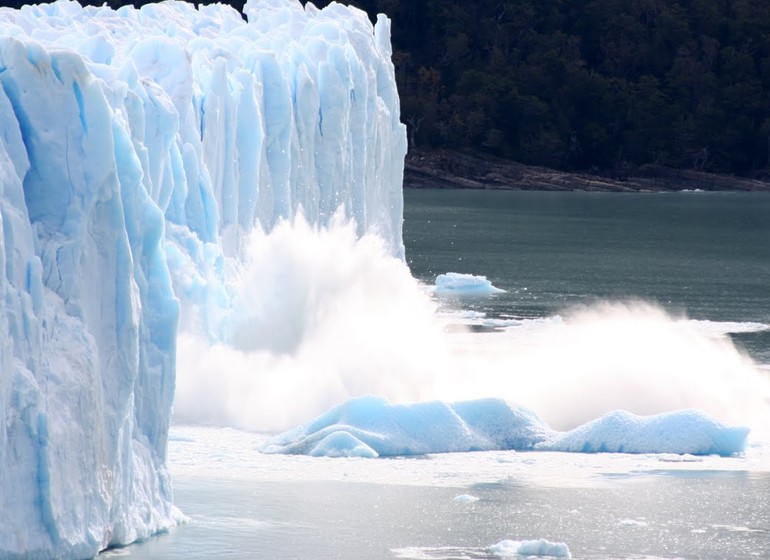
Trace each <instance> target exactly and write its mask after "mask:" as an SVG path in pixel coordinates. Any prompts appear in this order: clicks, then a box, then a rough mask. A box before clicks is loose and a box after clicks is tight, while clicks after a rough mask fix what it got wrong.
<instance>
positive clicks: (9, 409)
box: [0, 0, 406, 558]
mask: <svg viewBox="0 0 770 560" xmlns="http://www.w3.org/2000/svg"><path fill="white" fill-rule="evenodd" d="M245 14H246V16H247V18H248V23H247V22H246V21H244V19H243V18H242V17H241V15H240V14H238V13H236V12H235V11H234V10H232V9H231V8H229V7H227V6H222V5H216V6H207V7H201V8H200V10H196V9H195V8H194V7H193V6H192V5H190V4H186V3H183V2H165V3H163V4H158V5H146V6H144V7H143V8H141V9H134V8H132V7H123V8H120V9H119V10H116V11H113V10H112V9H110V8H107V7H101V8H93V7H89V8H83V7H81V6H80V5H79V4H78V3H76V2H71V1H68V0H59V1H58V2H56V3H54V4H49V5H41V6H26V7H24V8H22V9H21V10H18V11H15V10H11V9H7V8H0V85H1V86H2V87H1V88H0V132H1V134H0V218H1V220H2V228H0V298H1V299H2V307H0V372H1V373H2V375H0V421H2V429H0V488H2V492H0V519H2V523H0V556H1V557H3V558H14V557H21V556H23V557H25V558H36V557H89V556H91V555H93V554H95V553H96V552H98V551H99V550H101V549H103V548H105V547H107V546H109V545H111V544H123V543H128V542H132V541H134V540H136V539H139V538H143V537H146V536H148V535H150V534H152V533H154V532H157V531H159V530H162V529H164V528H166V527H168V526H169V525H171V524H173V523H174V522H175V519H176V516H177V515H178V514H177V513H176V512H175V510H174V508H173V506H172V502H171V489H170V482H169V477H168V474H167V471H166V467H165V460H166V456H165V455H166V440H167V434H168V427H169V419H170V415H171V404H172V397H173V393H174V365H175V355H174V353H175V339H176V330H177V326H178V321H179V317H180V300H181V301H182V306H181V307H182V308H184V302H185V300H193V302H195V303H197V304H199V305H200V306H201V307H203V308H206V307H207V306H209V304H210V303H211V302H214V303H216V302H217V301H218V300H219V299H221V298H223V297H226V294H223V293H222V289H221V286H220V284H219V283H218V281H217V279H218V277H219V276H221V274H222V273H223V272H222V266H223V261H224V257H225V256H238V254H239V252H240V251H241V248H242V240H243V239H244V238H245V236H246V235H247V234H248V232H249V231H250V230H251V229H252V228H254V227H260V228H262V229H264V230H270V229H271V228H272V226H273V225H274V224H275V223H277V222H278V221H279V220H281V219H283V218H292V217H293V216H295V215H296V214H298V213H300V212H302V213H303V214H304V215H305V217H306V218H307V219H308V221H309V222H310V223H311V224H318V225H323V224H325V223H326V222H327V221H328V220H330V219H331V218H332V215H333V214H334V212H335V211H336V209H337V208H338V207H340V206H342V207H343V208H344V211H345V213H346V215H347V217H349V218H354V219H355V222H356V224H357V227H358V228H359V233H364V232H376V233H377V234H378V235H380V236H381V237H382V238H384V239H385V240H386V242H387V243H388V245H389V247H390V250H391V252H392V253H393V254H394V255H396V256H402V255H403V244H402V240H401V216H402V198H401V190H400V188H401V178H402V170H403V156H404V154H405V151H406V135H405V130H404V127H403V125H401V124H400V123H399V108H398V97H397V93H396V86H395V81H394V73H393V67H392V64H391V61H390V55H391V50H390V37H389V25H390V24H389V21H388V20H387V19H386V18H384V17H382V16H381V17H380V18H379V19H378V22H377V24H376V25H375V26H372V25H371V23H370V22H369V21H368V19H367V18H366V15H365V14H364V13H363V12H360V11H358V10H355V9H351V8H347V7H343V6H341V5H338V4H333V5H331V6H330V7H328V8H326V9H324V10H318V9H316V8H314V7H313V6H312V5H311V4H308V5H307V7H305V8H303V7H302V6H301V5H300V4H299V2H296V1H292V0H256V1H253V0H249V2H248V3H247V5H246V8H245ZM214 307H216V305H214ZM202 315H203V316H202V317H196V320H201V321H203V323H205V324H204V325H203V327H204V328H205V329H209V330H210V331H212V332H213V331H216V329H218V328H220V327H219V326H218V325H217V323H216V321H214V320H211V321H209V319H208V317H207V316H206V314H205V313H203V314H202ZM212 315H216V314H215V313H212ZM209 323H210V324H209ZM214 334H215V333H214Z"/></svg>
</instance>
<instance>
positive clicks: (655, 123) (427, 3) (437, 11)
mask: <svg viewBox="0 0 770 560" xmlns="http://www.w3.org/2000/svg"><path fill="white" fill-rule="evenodd" d="M354 3H355V4H357V5H358V6H359V7H361V8H362V9H365V10H366V11H368V12H369V13H370V14H374V13H376V12H378V11H381V12H385V13H387V14H389V15H390V16H391V17H392V19H393V21H394V25H393V43H394V48H395V50H396V52H395V55H394V59H395V63H396V68H397V76H398V81H399V86H400V92H401V99H402V113H403V118H404V121H405V122H406V123H407V124H408V126H409V132H410V141H411V142H412V144H413V145H414V146H417V147H423V148H427V147H450V148H473V149H476V150H480V151H485V152H489V153H491V154H495V155H499V156H503V157H506V158H511V159H515V160H517V161H520V162H524V163H530V164H537V165H545V166H549V167H556V168H562V169H580V170H592V169H594V170H595V169H600V170H605V171H616V172H618V173H621V174H622V173H625V172H626V171H627V170H629V169H633V167H635V166H639V165H642V164H646V163H657V164H662V165H668V166H672V167H679V168H691V169H697V170H705V171H718V172H728V173H739V174H748V173H751V172H756V171H758V170H762V169H765V168H767V166H768V163H769V161H768V159H769V158H770V2H769V1H768V0H682V1H680V2H673V1H670V0H474V1H468V0H354Z"/></svg>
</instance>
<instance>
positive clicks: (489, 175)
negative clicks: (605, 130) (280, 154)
mask: <svg viewBox="0 0 770 560" xmlns="http://www.w3.org/2000/svg"><path fill="white" fill-rule="evenodd" d="M404 187H405V188H439V189H510V190H545V191H599V192H664V191H684V190H702V191H764V192H768V193H770V178H764V180H759V179H751V178H745V177H734V176H731V175H718V174H712V173H704V172H701V171H692V170H682V169H672V168H668V167H663V166H658V165H646V166H642V167H639V168H636V169H634V170H632V171H624V172H623V173H604V174H595V175H594V174H589V173H573V172H567V171H557V170H555V169H548V168H545V167H535V166H530V165H523V164H520V163H516V162H513V161H509V160H504V159H498V158H494V157H488V156H482V155H478V154H469V153H463V152H455V151H451V150H434V151H418V150H412V151H410V153H409V154H408V155H407V157H406V161H405V167H404Z"/></svg>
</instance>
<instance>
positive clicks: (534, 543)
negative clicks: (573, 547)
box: [489, 539, 572, 558]
mask: <svg viewBox="0 0 770 560" xmlns="http://www.w3.org/2000/svg"><path fill="white" fill-rule="evenodd" d="M489 552H490V553H492V554H494V555H495V556H497V557H500V558H533V557H534V558H572V554H571V553H570V551H569V547H567V545H566V544H564V543H555V542H551V541H547V540H544V539H535V540H527V541H512V540H504V541H500V542H499V543H497V544H495V545H492V546H490V547H489Z"/></svg>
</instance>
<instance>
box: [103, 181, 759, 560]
mask: <svg viewBox="0 0 770 560" xmlns="http://www.w3.org/2000/svg"><path fill="white" fill-rule="evenodd" d="M404 194H405V211H404V217H405V223H404V242H405V245H406V254H407V262H408V264H409V268H410V270H411V272H412V274H413V275H414V277H415V278H417V279H418V280H420V282H421V283H422V285H423V287H422V290H423V291H424V292H425V293H426V294H428V296H426V297H432V298H433V301H434V302H435V304H436V306H437V309H436V311H435V316H436V320H437V321H438V322H439V324H440V325H441V328H442V333H441V337H442V338H441V340H440V341H438V342H437V341H435V340H433V339H431V340H430V341H429V344H428V343H426V344H425V347H424V348H423V349H422V350H423V351H421V348H420V346H419V344H416V345H415V346H414V347H409V346H408V341H403V340H400V339H399V341H398V343H397V345H393V346H392V347H388V345H387V343H388V339H387V337H388V332H390V331H389V330H388V329H391V328H397V326H396V327H393V326H389V321H390V320H391V318H389V317H387V316H386V315H387V313H386V311H387V309H389V308H395V309H398V310H399V311H398V313H399V314H401V315H407V314H408V308H409V306H404V307H405V308H407V310H405V311H404V310H402V308H401V307H399V301H398V300H403V299H404V298H406V297H407V296H406V295H403V294H404V293H406V292H404V291H402V289H401V287H399V286H397V285H395V284H393V282H395V281H391V280H390V278H391V276H390V274H391V273H390V272H388V271H387V270H384V269H383V268H381V267H380V265H379V264H378V262H379V261H378V260H377V259H368V258H358V257H356V258H353V257H351V258H350V259H348V260H345V261H344V262H343V263H342V264H340V263H336V264H333V261H334V258H335V257H334V256H333V255H335V254H339V253H340V252H341V251H343V250H348V249H350V247H348V249H345V247H346V245H345V243H340V244H339V247H341V249H339V250H336V251H329V252H328V253H327V252H325V250H324V249H323V248H322V247H321V246H320V245H319V246H318V247H316V248H315V249H314V251H313V252H314V253H317V254H324V255H326V256H325V257H324V258H322V259H319V263H316V264H317V266H318V267H320V268H323V267H324V266H328V267H337V272H335V274H334V275H331V276H329V275H327V274H326V273H325V272H319V271H318V270H316V269H315V268H308V267H307V266H304V269H305V270H310V271H312V273H313V277H312V278H313V282H314V283H313V284H312V285H313V286H314V288H313V289H314V290H318V291H322V290H324V289H327V290H329V291H330V292H333V293H335V294H336V293H337V291H338V290H339V289H340V286H342V285H343V284H347V285H349V286H352V287H353V292H352V293H349V294H347V295H345V297H343V298H339V299H331V300H328V301H331V302H332V303H333V305H330V304H329V303H328V301H327V300H324V301H327V302H326V303H323V304H318V305H317V306H316V307H314V308H313V309H314V310H315V312H316V315H321V314H322V313H321V312H322V311H323V312H327V311H328V309H329V308H331V309H333V310H334V311H333V312H332V315H334V314H335V313H336V317H338V318H339V320H335V321H331V322H329V321H327V322H324V321H326V320H324V321H321V319H318V320H319V321H320V322H319V325H320V326H319V329H321V327H323V329H321V330H324V332H327V333H328V335H327V336H326V337H323V338H318V340H319V344H318V346H319V347H322V348H323V349H325V351H326V354H324V353H322V352H321V351H320V350H319V351H316V352H313V353H310V354H308V356H309V357H308V356H305V357H303V356H297V355H296V354H299V353H300V352H296V351H295V353H294V355H292V350H291V348H290V349H288V350H287V349H285V348H284V349H283V350H282V351H281V353H280V356H281V358H280V360H279V359H278V358H275V359H273V358H271V359H269V360H268V359H261V360H260V361H259V362H258V363H256V365H255V364H249V363H238V364H236V363H235V361H234V360H231V358H230V357H228V356H227V355H225V354H223V353H222V352H223V350H222V349H221V348H219V349H217V353H216V354H210V355H206V356H203V358H200V356H199V355H198V354H196V360H197V361H198V362H205V360H206V359H208V360H212V361H214V362H215V361H216V360H217V359H218V360H221V361H220V363H221V364H222V369H223V373H222V375H223V376H226V375H227V373H226V372H224V370H225V369H227V368H229V367H233V368H234V367H242V368H243V369H245V370H248V369H249V368H250V367H256V366H259V367H265V368H269V367H277V368H279V370H280V371H281V373H280V375H276V376H275V377H270V374H269V372H265V371H252V372H251V373H252V374H253V376H263V377H265V379H266V380H267V381H265V382H264V383H263V384H258V385H254V384H253V383H252V382H251V381H250V377H249V375H248V374H247V373H243V374H239V375H238V377H234V378H233V379H232V380H231V384H230V385H229V387H230V389H228V391H229V393H227V394H222V395H217V394H215V393H214V392H212V391H209V392H208V393H206V394H201V395H196V394H195V392H194V391H193V390H192V388H191V387H189V386H188V385H189V384H190V383H191V381H190V380H191V379H195V378H194V377H191V376H192V375H193V374H192V373H190V371H187V370H188V369H190V368H191V367H192V366H191V365H189V364H185V357H184V356H183V355H181V352H182V349H183V348H182V346H180V357H179V359H180V364H181V365H180V372H179V376H180V377H179V383H180V384H181V387H182V389H183V392H182V393H181V394H180V395H179V399H180V401H179V404H178V406H179V407H180V408H181V409H182V410H183V411H184V413H185V415H186V418H187V420H188V421H195V420H196V417H195V410H199V409H202V408H201V407H205V399H206V398H209V399H210V400H211V401H216V402H219V401H218V400H217V399H220V400H221V401H222V402H228V403H238V404H239V406H241V407H245V408H249V407H250V406H257V405H256V404H255V403H263V402H266V403H270V404H271V406H272V408H270V410H271V412H272V414H273V417H274V422H275V426H281V427H280V428H278V427H276V428H275V430H274V431H280V430H282V429H285V428H288V427H290V425H293V424H295V423H297V422H298V421H302V422H305V421H308V420H310V419H311V418H312V417H314V416H315V415H316V414H317V411H318V410H323V409H325V407H328V406H331V405H334V404H339V403H337V402H326V401H325V400H324V399H326V400H329V398H330V397H329V395H330V394H331V395H336V394H343V393H345V394H349V396H356V395H355V394H356V393H357V392H360V393H367V392H378V391H379V390H382V391H383V392H386V393H388V396H389V398H391V399H393V400H399V399H401V400H408V399H409V398H411V397H413V396H414V395H413V394H411V393H409V391H408V390H406V389H404V387H407V386H408V385H409V380H410V379H414V385H419V387H420V392H419V395H418V396H421V397H424V398H429V399H432V398H435V399H455V400H457V399H464V398H468V399H470V398H482V397H499V398H503V399H506V400H509V401H513V402H520V403H522V404H524V405H526V406H528V407H530V408H531V409H533V410H535V411H536V412H537V413H538V414H540V415H542V417H543V418H544V420H545V421H547V422H548V423H549V424H550V425H551V426H553V427H555V428H558V429H563V430H566V429H572V428H574V427H575V426H577V425H579V424H582V423H583V422H587V421H590V420H593V419H595V418H598V417H600V416H601V415H603V414H605V413H607V412H609V411H612V410H617V409H625V410H630V411H631V412H634V413H637V414H657V413H660V412H665V411H667V410H678V409H690V408H696V409H699V410H704V411H705V412H707V413H708V414H710V415H711V416H713V417H715V418H717V419H719V420H722V421H725V422H730V423H734V424H739V425H746V426H749V427H750V428H751V429H752V432H751V434H750V436H749V443H748V446H747V448H746V451H745V453H743V454H739V455H736V456H732V457H716V456H694V455H679V454H671V453H666V454H622V453H618V454H608V453H597V454H586V453H554V452H543V451H529V452H515V451H485V452H474V453H446V454H431V455H423V456H414V457H406V458H404V457H401V458H377V459H362V458H324V457H307V456H299V455H280V454H279V455H275V454H263V453H260V452H259V449H260V447H261V446H262V445H263V444H264V442H265V441H266V440H267V438H268V437H269V435H270V434H265V433H264V430H266V429H267V426H270V425H273V424H271V423H270V422H267V421H265V420H264V419H262V418H261V417H259V415H257V413H256V412H254V411H250V410H246V411H242V410H241V411H238V412H233V413H232V414H231V415H229V416H227V417H221V418H219V417H217V418H211V417H207V416H206V415H205V414H202V415H201V417H200V418H198V420H201V421H204V420H205V421H207V422H208V423H209V424H212V423H216V421H217V420H218V419H220V420H221V421H222V423H229V424H231V425H238V426H240V427H242V428H248V429H241V430H239V429H234V428H214V427H203V426H200V425H197V426H193V425H189V424H183V423H181V422H180V421H179V418H177V421H176V424H175V425H174V426H173V427H172V430H171V436H170V442H169V468H170V470H171V473H172V475H173V481H174V501H175V504H176V505H177V506H178V507H179V508H180V509H181V511H182V512H183V513H184V514H185V515H186V516H187V518H188V521H187V523H185V524H183V525H180V526H179V527H176V528H174V529H172V530H171V531H170V532H169V533H168V534H164V535H160V536H157V537H154V538H151V539H149V540H147V541H144V542H142V543H139V544H136V545H133V546H130V547H127V548H124V549H116V550H111V551H108V552H106V553H105V554H104V555H103V556H105V557H116V556H130V557H132V558H153V559H155V558H157V559H161V558H162V559H176V558H186V559H187V558H233V559H310V558H312V559H318V560H321V559H331V558H340V559H346V560H347V559H350V560H352V559H387V558H411V559H456V560H459V559H480V558H506V557H507V558H524V557H540V558H556V557H572V558H586V559H621V558H622V559H631V558H634V559H640V558H645V559H674V558H685V559H690V558H692V559H695V558H698V559H714V560H717V559H724V558H768V557H770V436H769V435H768V433H769V432H770V430H768V428H769V426H768V424H767V422H768V418H769V417H770V402H768V401H767V394H766V393H763V392H762V391H763V390H766V388H767V387H768V384H770V380H768V376H770V305H769V304H768V303H769V301H770V243H768V241H770V197H767V196H766V195H761V194H751V193H698V192H694V193H676V194H674V193H666V194H639V195H625V194H623V195H615V194H595V193H542V192H472V191H432V190H429V191H406V192H405V193H404ZM305 234H307V232H305V233H304V234H303V235H305ZM330 242H331V243H332V244H335V243H337V242H336V241H333V240H332V241H330ZM282 246H283V247H284V248H286V247H287V246H289V244H288V243H284V244H283V245H282ZM335 246H336V245H335ZM302 258H305V257H302ZM314 266H315V265H314ZM287 269H288V270H292V269H293V268H292V267H288V266H287ZM363 269H371V271H370V272H371V274H369V273H366V274H364V273H363V272H361V271H362V270H363ZM351 270H355V271H358V272H356V274H355V275H351V274H352V273H351V272H350V271H351ZM343 272H344V274H343ZM448 272H454V273H461V274H469V275H474V276H475V277H477V278H478V277H480V276H486V279H487V280H488V281H489V282H490V283H491V285H493V286H495V287H497V288H499V289H501V290H504V291H503V292H495V293H483V294H479V293H474V292H473V290H467V291H463V290H462V289H459V290H454V291H452V289H448V290H439V289H437V286H436V277H437V276H439V275H440V274H445V273H448ZM350 278H358V279H360V282H353V281H351V280H350ZM377 279H381V284H382V285H377V286H373V285H374V284H377V283H380V281H379V280H377ZM400 281H401V280H399V282H400ZM327 284H328V285H327ZM330 286H333V289H332V288H331V287H330ZM367 286H370V288H371V289H372V290H374V291H373V292H372V295H369V293H368V292H367ZM289 288H290V287H288V288H287V289H289ZM302 289H305V288H304V287H302ZM356 298H361V299H360V300H357V299H356ZM367 298H369V299H376V298H380V299H382V301H383V302H385V303H384V305H382V306H374V307H370V306H369V304H370V303H371V302H367V301H366V300H367ZM389 298H390V299H389ZM351 302H352V304H353V307H352V308H351V309H353V310H355V309H360V310H361V312H362V313H367V314H369V315H378V316H379V315H380V314H382V319H381V320H378V317H377V316H370V317H366V318H364V319H365V320H363V319H362V320H361V321H359V319H358V318H356V317H355V315H354V314H353V313H352V312H351V310H350V309H348V308H347V307H345V305H343V304H349V303H351ZM401 303H402V304H403V302H401ZM279 309H280V308H279ZM290 311H291V309H288V308H287V313H289V312H290ZM299 315H301V313H300V314H298V316H299ZM417 322H418V319H417V318H415V317H412V316H404V324H403V330H404V332H406V333H407V334H408V335H409V338H415V337H419V332H420V330H419V329H417V328H416V326H415V323H417ZM345 325H346V326H347V328H348V329H349V336H351V337H353V338H351V339H350V340H354V341H355V342H353V343H346V338H345V336H344V335H345V333H346V331H345ZM337 327H339V329H340V330H335V329H336V328H337ZM329 329H332V330H331V331H330V330H329ZM356 331H359V332H356ZM269 334H270V335H274V334H275V333H269ZM361 334H369V335H370V336H371V337H372V338H374V337H377V338H381V339H383V342H382V344H383V345H384V347H385V350H381V347H380V346H378V345H372V346H371V347H370V346H365V347H361V344H362V343H361V342H359V339H357V338H355V336H357V335H361ZM306 336H307V335H306ZM313 336H316V335H313ZM417 342H419V340H417ZM442 344H443V345H445V346H446V347H447V348H448V350H447V353H446V354H444V353H441V349H442ZM388 348H389V349H388ZM403 348H407V349H408V350H409V352H411V353H414V354H415V355H418V354H419V356H411V355H410V356H406V357H404V356H401V355H400V353H399V351H397V350H399V349H403ZM356 352H359V353H360V354H361V357H358V356H356ZM344 353H349V355H348V356H346V357H345V358H344V359H343V358H340V356H339V355H340V354H344ZM327 354H328V355H327ZM276 355H278V353H277V354H276ZM332 355H334V356H335V358H334V359H332V357H330V356H332ZM199 358H200V359H199ZM311 358H312V359H311ZM407 358H408V359H407ZM418 358H419V359H418ZM226 360H227V361H226ZM335 360H336V361H335ZM366 360H369V361H370V362H371V368H372V371H376V372H377V377H378V379H374V376H373V374H371V373H368V372H367V371H363V369H362V367H363V366H362V364H365V363H366ZM431 360H432V361H434V362H436V364H437V365H436V369H437V371H436V372H431V373H430V374H425V375H422V376H419V377H415V376H416V374H415V368H417V367H419V366H420V365H421V364H430V362H431ZM313 364H315V365H317V369H316V370H315V371H313V373H314V374H315V377H313V376H310V375H309V376H308V377H303V378H300V379H301V380H302V382H303V383H305V384H306V385H309V387H307V388H305V389H306V391H305V392H303V393H302V394H301V395H300V394H299V389H298V388H297V387H298V386H299V385H300V384H301V383H297V384H296V385H287V386H286V387H278V388H277V389H276V392H275V393H274V394H273V393H267V394H263V393H266V392H268V391H269V390H270V389H269V388H270V386H271V385H273V384H278V383H279V382H280V380H281V379H282V378H285V377H288V376H290V374H291V371H292V368H306V369H309V370H311V371H312V370H313V368H312V365H313ZM197 365H200V364H197ZM343 366H350V367H351V368H352V369H353V370H356V371H359V375H360V377H359V378H358V379H360V384H359V385H355V384H354V383H353V382H352V381H351V380H355V379H356V377H355V376H354V375H353V374H351V373H344V374H339V373H334V372H332V370H333V369H334V368H338V369H339V368H343ZM281 368H283V369H281ZM426 368H428V366H426ZM428 369H429V368H428ZM185 376H187V377H185ZM380 377H386V378H388V379H390V383H384V382H382V380H381V379H379V378H380ZM186 379H187V381H185V380H186ZM186 383H187V384H188V385H186ZM378 383H380V384H378ZM223 384H224V382H223ZM340 385H344V386H345V391H343V392H340V393H334V392H331V391H330V389H329V387H337V386H340ZM324 391H326V393H325V394H326V397H323V396H318V397H317V398H316V399H315V400H313V395H314V394H317V395H320V394H321V393H323V392H324ZM252 392H256V393H260V394H261V397H260V399H261V400H260V399H257V400H254V401H250V400H248V398H247V396H248V395H249V394H251V393H252ZM255 399H256V397H255ZM271 401H272V403H271ZM293 401H296V402H293ZM322 401H323V402H322ZM300 405H301V406H300ZM260 406H262V407H263V408H265V407H266V406H268V405H264V404H260ZM282 409H284V410H286V411H288V412H287V413H286V416H285V418H283V420H282V417H281V415H280V411H281V410H282ZM305 409H306V410H308V412H307V417H306V418H298V416H301V411H302V410H305ZM250 414H251V415H250ZM281 422H284V423H288V424H289V425H286V426H283V425H282V424H281Z"/></svg>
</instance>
